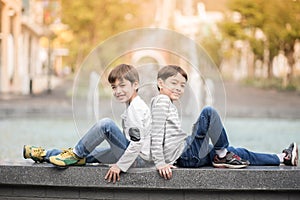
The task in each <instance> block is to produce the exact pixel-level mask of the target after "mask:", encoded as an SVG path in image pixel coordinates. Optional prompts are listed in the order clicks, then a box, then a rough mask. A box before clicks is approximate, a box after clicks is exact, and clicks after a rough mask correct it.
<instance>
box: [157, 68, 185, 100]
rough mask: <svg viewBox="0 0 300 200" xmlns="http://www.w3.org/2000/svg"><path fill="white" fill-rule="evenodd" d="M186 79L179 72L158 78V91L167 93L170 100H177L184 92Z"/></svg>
mask: <svg viewBox="0 0 300 200" xmlns="http://www.w3.org/2000/svg"><path fill="white" fill-rule="evenodd" d="M185 85H186V79H185V77H183V76H182V75H181V74H180V73H177V74H176V75H174V76H170V77H168V78H167V79H166V80H162V79H161V78H159V79H158V87H159V89H160V90H159V93H160V94H164V95H167V96H168V97H169V98H170V99H171V100H172V101H176V100H178V99H179V98H180V97H181V96H182V94H183V93H184V89H185Z"/></svg>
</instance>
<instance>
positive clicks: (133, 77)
mask: <svg viewBox="0 0 300 200" xmlns="http://www.w3.org/2000/svg"><path fill="white" fill-rule="evenodd" d="M123 79H126V80H128V81H130V82H131V83H134V82H139V81H140V79H139V73H138V72H137V70H136V69H135V68H134V67H133V66H132V65H127V64H120V65H118V66H116V67H115V68H114V69H113V70H111V72H110V73H109V75H108V82H109V83H110V84H113V83H115V82H116V80H120V81H122V80H123Z"/></svg>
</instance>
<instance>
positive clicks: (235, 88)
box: [0, 80, 300, 119]
mask: <svg viewBox="0 0 300 200" xmlns="http://www.w3.org/2000/svg"><path fill="white" fill-rule="evenodd" d="M72 86H73V82H72V81H71V80H65V81H64V82H63V84H61V85H59V86H57V87H56V88H54V89H53V90H52V92H51V93H50V94H48V93H46V92H45V93H42V94H37V95H32V96H30V95H27V96H22V95H7V94H1V95H0V119H1V118H6V117H18V116H30V115H34V116H41V115H44V116H53V117H55V116H56V115H59V116H71V115H72V96H71V94H72ZM225 89H226V98H227V108H226V110H227V112H226V116H227V117H266V118H292V119H300V93H299V92H289V91H276V90H263V89H258V88H253V87H248V86H243V85H240V84H238V83H236V82H225Z"/></svg>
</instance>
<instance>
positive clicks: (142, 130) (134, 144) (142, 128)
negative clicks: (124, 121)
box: [116, 108, 150, 172]
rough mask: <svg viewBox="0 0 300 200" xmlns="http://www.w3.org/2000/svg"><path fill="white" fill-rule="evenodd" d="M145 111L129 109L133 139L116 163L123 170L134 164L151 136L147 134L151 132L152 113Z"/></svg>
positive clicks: (130, 133)
mask: <svg viewBox="0 0 300 200" xmlns="http://www.w3.org/2000/svg"><path fill="white" fill-rule="evenodd" d="M145 111H146V110H144V109H139V108H137V109H132V110H128V116H127V118H128V120H129V121H130V122H129V124H131V125H132V127H129V135H130V137H131V141H130V143H129V145H128V147H127V149H126V150H125V152H124V154H123V155H122V156H121V158H120V159H119V160H118V162H117V163H116V164H117V166H118V167H119V168H120V169H121V170H122V171H123V172H126V171H127V170H128V169H129V167H130V166H131V165H132V164H133V162H134V161H135V159H136V158H137V157H138V155H139V153H140V152H141V149H142V147H143V144H144V141H145V138H146V137H149V135H147V134H149V131H148V129H149V126H150V114H149V113H146V112H145ZM147 116H148V117H147ZM147 118H149V119H147Z"/></svg>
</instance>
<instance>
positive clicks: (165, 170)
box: [158, 164, 176, 179]
mask: <svg viewBox="0 0 300 200" xmlns="http://www.w3.org/2000/svg"><path fill="white" fill-rule="evenodd" d="M175 168H176V167H175V166H174V165H170V164H167V165H164V166H162V167H159V168H158V172H159V175H160V176H161V177H163V178H165V179H171V178H172V169H175Z"/></svg>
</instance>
